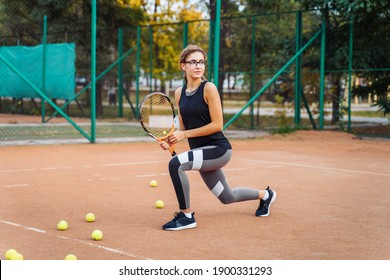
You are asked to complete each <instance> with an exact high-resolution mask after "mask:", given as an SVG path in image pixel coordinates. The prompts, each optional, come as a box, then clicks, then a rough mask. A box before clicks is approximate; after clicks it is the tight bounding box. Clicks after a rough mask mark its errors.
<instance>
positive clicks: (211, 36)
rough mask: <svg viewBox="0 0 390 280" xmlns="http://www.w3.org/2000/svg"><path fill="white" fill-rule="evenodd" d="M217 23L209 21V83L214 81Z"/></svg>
mask: <svg viewBox="0 0 390 280" xmlns="http://www.w3.org/2000/svg"><path fill="white" fill-rule="evenodd" d="M214 25H215V21H213V20H211V19H210V21H209V51H208V54H207V55H208V57H207V60H208V61H209V63H207V79H208V80H209V81H211V80H212V78H213V71H214V70H213V61H214V56H213V53H214V44H213V42H214V33H215V32H214V31H215V27H214Z"/></svg>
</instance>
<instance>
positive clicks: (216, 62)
mask: <svg viewBox="0 0 390 280" xmlns="http://www.w3.org/2000/svg"><path fill="white" fill-rule="evenodd" d="M215 11H216V15H215V38H214V84H215V85H216V87H217V88H218V78H219V77H218V76H219V40H220V30H221V0H217V8H216V10H215ZM220 94H221V93H220Z"/></svg>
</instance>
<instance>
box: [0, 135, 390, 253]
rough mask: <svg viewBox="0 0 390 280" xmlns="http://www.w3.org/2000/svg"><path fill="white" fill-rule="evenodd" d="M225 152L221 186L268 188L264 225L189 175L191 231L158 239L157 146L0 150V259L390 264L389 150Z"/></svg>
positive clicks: (281, 141)
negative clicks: (99, 235)
mask: <svg viewBox="0 0 390 280" xmlns="http://www.w3.org/2000/svg"><path fill="white" fill-rule="evenodd" d="M232 144H233V148H234V151H233V158H232V160H231V162H230V163H229V164H228V165H227V166H226V167H225V169H224V170H225V174H226V176H227V177H228V180H229V183H230V184H231V185H232V186H249V187H256V188H264V187H266V186H267V185H270V186H272V188H273V189H275V190H276V192H277V194H278V197H277V200H276V201H275V203H274V204H273V206H272V211H271V215H270V216H269V217H266V218H258V217H255V216H254V212H255V210H256V208H257V206H258V202H257V201H247V202H240V203H236V204H230V205H223V204H221V203H220V202H219V201H218V200H217V199H216V198H215V197H214V196H213V195H212V194H211V193H210V191H209V190H208V189H207V187H206V186H205V185H204V184H203V182H202V180H201V178H200V176H199V174H198V173H196V172H190V173H188V174H189V177H190V181H191V183H192V185H191V191H192V192H191V196H192V208H193V210H194V211H195V212H196V218H197V223H198V227H197V228H196V229H191V230H185V231H179V232H166V231H163V230H161V225H162V224H164V223H165V222H167V221H168V220H170V219H171V218H172V215H173V212H175V211H176V210H177V203H176V198H175V194H174V191H173V187H172V186H171V183H170V179H169V176H168V174H167V162H168V160H169V159H170V155H169V154H168V153H166V152H164V151H162V150H160V148H159V147H158V145H157V144H156V143H120V144H118V143H116V144H71V145H47V146H3V147H0V205H1V206H0V252H1V255H0V259H4V253H5V251H6V250H7V249H10V248H14V249H16V250H17V251H19V252H20V253H22V254H23V256H24V258H25V259H38V260H48V259H58V260H61V259H64V257H65V256H66V255H67V254H70V253H72V254H75V255H76V256H77V257H78V259H86V260H110V259H113V260H115V259H118V260H119V259H128V260H139V259H157V260H170V259H184V260H188V259H212V260H213V259H242V260H246V259H270V260H275V259H280V260H290V259H297V260H301V259H305V260H306V259H309V260H310V259H333V260H340V259H353V260H355V259H362V260H367V259H376V260H377V259H390V220H389V217H390V207H389V205H390V180H389V179H390V156H389V155H390V142H388V141H375V140H359V139H354V138H353V136H352V135H349V134H346V133H337V132H327V131H324V132H313V131H312V132H309V131H301V132H297V133H294V134H291V135H288V136H281V135H276V136H269V137H263V138H258V139H253V140H232ZM186 147H187V145H186V143H181V144H180V145H178V146H177V151H178V152H180V151H183V150H184V149H185V148H186ZM152 179H156V180H157V181H158V184H159V185H158V187H156V188H152V187H150V186H149V182H150V180H152ZM158 199H162V200H164V202H165V208H163V209H156V208H155V207H154V203H155V201H156V200H158ZM88 212H93V213H95V215H96V221H95V222H93V223H87V222H85V221H84V216H85V215H86V214H87V213H88ZM61 219H64V220H66V221H68V223H69V229H68V230H67V231H58V230H57V229H56V225H57V222H58V221H59V220H61ZM94 229H100V230H102V231H103V233H104V237H103V240H101V241H94V240H92V239H91V233H92V231H93V230H94Z"/></svg>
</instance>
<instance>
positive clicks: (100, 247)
mask: <svg viewBox="0 0 390 280" xmlns="http://www.w3.org/2000/svg"><path fill="white" fill-rule="evenodd" d="M0 222H1V223H3V224H6V225H10V226H14V227H19V228H22V229H25V230H30V231H34V232H37V233H42V234H46V235H49V236H54V237H56V238H59V239H64V240H67V241H74V242H78V243H81V244H83V245H88V246H91V247H94V248H98V249H102V250H104V251H108V252H112V253H115V254H119V255H125V256H128V257H131V258H135V259H138V260H151V259H149V258H145V257H142V256H139V255H136V254H133V253H128V252H125V251H122V250H119V249H115V248H110V247H107V246H103V245H99V244H95V243H92V242H87V241H83V240H79V239H73V238H69V237H65V236H60V235H55V234H52V233H49V232H47V231H45V230H42V229H37V228H34V227H27V226H23V225H21V224H17V223H14V222H9V221H5V220H1V219H0Z"/></svg>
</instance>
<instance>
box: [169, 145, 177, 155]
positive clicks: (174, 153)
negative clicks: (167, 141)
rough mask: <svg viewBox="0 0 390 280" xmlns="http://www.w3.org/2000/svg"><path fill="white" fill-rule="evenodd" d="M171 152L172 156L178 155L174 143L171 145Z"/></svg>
mask: <svg viewBox="0 0 390 280" xmlns="http://www.w3.org/2000/svg"><path fill="white" fill-rule="evenodd" d="M169 152H170V153H171V156H172V157H174V156H176V152H175V150H174V147H173V145H172V146H170V147H169Z"/></svg>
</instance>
